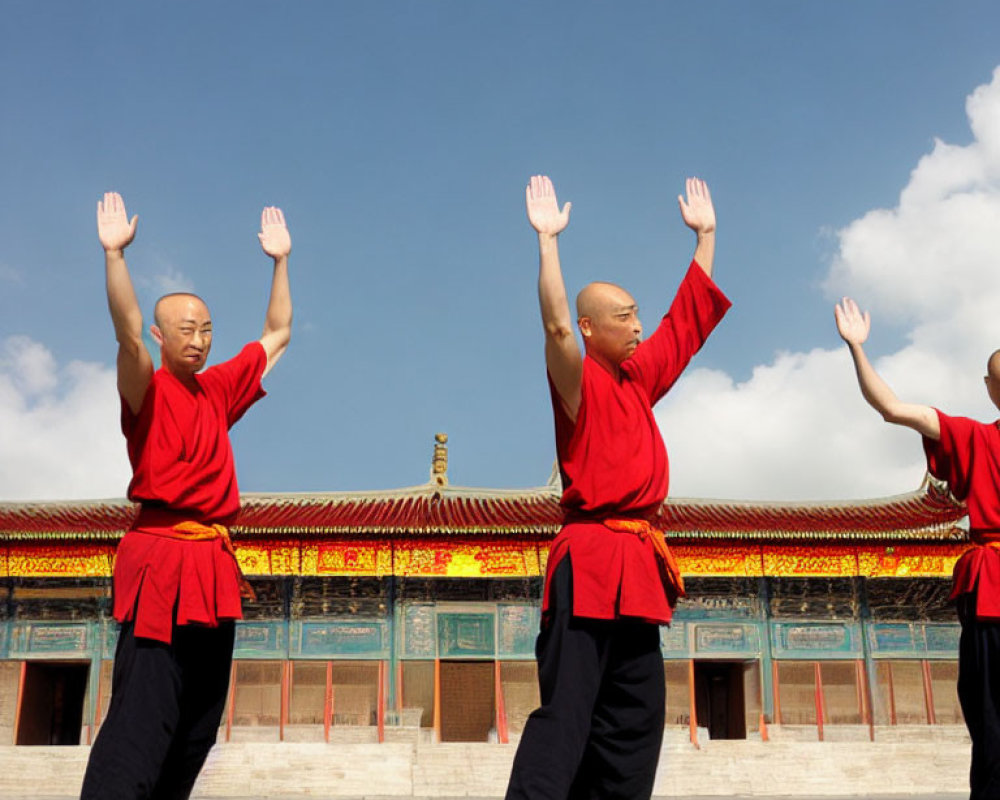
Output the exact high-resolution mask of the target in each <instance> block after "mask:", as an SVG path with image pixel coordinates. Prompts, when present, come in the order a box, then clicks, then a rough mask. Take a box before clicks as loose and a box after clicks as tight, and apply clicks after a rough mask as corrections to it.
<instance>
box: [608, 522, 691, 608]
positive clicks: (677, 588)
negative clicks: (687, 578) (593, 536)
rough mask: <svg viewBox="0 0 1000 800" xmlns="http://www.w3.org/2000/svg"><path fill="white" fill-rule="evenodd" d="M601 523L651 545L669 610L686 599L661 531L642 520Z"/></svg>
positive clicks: (682, 582)
mask: <svg viewBox="0 0 1000 800" xmlns="http://www.w3.org/2000/svg"><path fill="white" fill-rule="evenodd" d="M602 522H603V523H604V526H605V527H606V528H610V529H611V530H613V531H617V532H618V533H634V534H635V535H636V536H638V537H639V538H640V539H641V540H642V541H646V540H647V539H649V541H650V542H651V543H652V545H653V551H654V552H655V553H656V560H657V563H658V564H659V567H660V579H661V580H662V581H663V588H664V590H665V591H666V593H667V602H668V603H670V607H671V608H673V607H674V606H675V605H676V604H677V600H678V598H681V597H687V592H686V591H684V578H683V576H682V575H681V568H680V565H679V564H678V563H677V559H676V558H675V557H674V554H673V553H671V552H670V548H669V547H667V539H666V537H665V536H664V535H663V531H661V530H660V529H659V528H656V527H654V526H653V525H652V524H650V522H649V521H648V520H644V519H605V520H602Z"/></svg>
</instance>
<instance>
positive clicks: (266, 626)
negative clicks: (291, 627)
mask: <svg viewBox="0 0 1000 800" xmlns="http://www.w3.org/2000/svg"><path fill="white" fill-rule="evenodd" d="M233 655H234V656H235V657H236V658H280V659H284V658H286V657H287V656H288V646H287V641H286V639H285V622H284V620H274V621H270V622H257V621H254V622H237V623H236V647H235V650H234V653H233Z"/></svg>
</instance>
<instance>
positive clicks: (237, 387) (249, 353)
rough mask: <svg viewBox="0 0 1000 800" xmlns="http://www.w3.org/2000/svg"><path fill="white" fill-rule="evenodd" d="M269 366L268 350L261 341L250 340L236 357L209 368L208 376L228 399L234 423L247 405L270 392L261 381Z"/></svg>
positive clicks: (229, 417)
mask: <svg viewBox="0 0 1000 800" xmlns="http://www.w3.org/2000/svg"><path fill="white" fill-rule="evenodd" d="M266 366H267V353H265V352H264V346H263V345H262V344H261V343H260V342H250V344H248V345H246V346H245V347H244V348H243V349H242V350H240V352H239V353H238V354H237V355H236V357H235V358H231V359H229V360H228V361H224V362H223V363H221V364H218V365H216V366H215V367H212V368H211V369H210V370H206V372H205V376H206V378H209V377H210V378H211V380H212V381H213V382H216V383H217V385H218V386H219V388H220V390H221V391H222V392H223V394H224V397H225V403H226V418H227V422H228V424H229V427H230V428H231V427H233V425H235V424H236V423H237V422H238V421H239V419H240V417H242V416H243V415H244V414H245V413H246V412H247V409H248V408H250V406H252V405H253V404H254V403H256V402H257V401H258V400H260V399H261V398H262V397H263V396H264V395H266V394H267V392H265V391H264V389H263V387H261V385H260V380H261V377H262V376H263V374H264V367H266Z"/></svg>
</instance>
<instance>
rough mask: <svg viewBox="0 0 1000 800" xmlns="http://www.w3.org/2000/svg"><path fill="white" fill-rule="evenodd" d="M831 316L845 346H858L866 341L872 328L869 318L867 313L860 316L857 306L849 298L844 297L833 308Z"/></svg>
mask: <svg viewBox="0 0 1000 800" xmlns="http://www.w3.org/2000/svg"><path fill="white" fill-rule="evenodd" d="M833 316H834V317H835V318H836V320H837V332H838V333H840V338H841V339H843V340H844V341H845V342H847V344H849V345H859V344H864V343H865V342H866V341H867V340H868V334H869V332H870V331H871V328H872V320H871V316H870V315H869V314H868V312H867V311H866V312H865V313H864V314H862V313H861V309H860V308H858V304H857V303H855V302H854V301H853V300H852V299H851V298H850V297H845V298H844V299H843V300H841V302H840V303H839V304H838V305H835V306H834V307H833Z"/></svg>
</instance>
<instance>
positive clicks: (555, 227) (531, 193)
mask: <svg viewBox="0 0 1000 800" xmlns="http://www.w3.org/2000/svg"><path fill="white" fill-rule="evenodd" d="M524 199H525V203H526V205H527V207H528V222H530V223H531V227H533V228H534V229H535V230H536V231H538V232H539V233H543V234H548V235H550V236H555V235H557V234H559V233H562V231H563V230H564V229H565V228H566V226H567V225H569V210H570V208H572V207H573V204H572V203H566V205H565V206H563V209H562V211H560V210H559V201H558V200H557V199H556V190H555V187H554V186H553V185H552V181H551V180H549V178H548V176H546V175H533V176H532V177H531V181H530V183H528V185H527V186H526V187H525V189H524Z"/></svg>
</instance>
